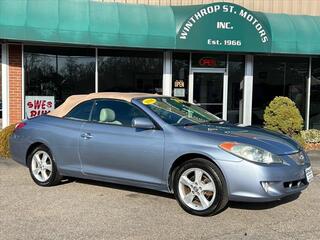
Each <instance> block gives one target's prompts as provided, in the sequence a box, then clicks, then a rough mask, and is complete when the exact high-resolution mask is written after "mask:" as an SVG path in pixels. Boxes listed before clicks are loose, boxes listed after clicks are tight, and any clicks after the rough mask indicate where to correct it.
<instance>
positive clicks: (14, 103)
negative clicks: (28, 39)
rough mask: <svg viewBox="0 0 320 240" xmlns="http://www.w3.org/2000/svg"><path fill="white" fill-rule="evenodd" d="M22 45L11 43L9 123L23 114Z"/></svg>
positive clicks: (15, 121) (17, 120)
mask: <svg viewBox="0 0 320 240" xmlns="http://www.w3.org/2000/svg"><path fill="white" fill-rule="evenodd" d="M21 50H22V49H21V45H17V44H10V45H9V123H10V124H13V123H17V122H19V121H20V120H21V116H22V53H21Z"/></svg>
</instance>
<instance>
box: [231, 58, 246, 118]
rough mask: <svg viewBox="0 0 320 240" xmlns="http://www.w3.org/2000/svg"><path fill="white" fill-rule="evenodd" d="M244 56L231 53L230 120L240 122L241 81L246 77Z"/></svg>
mask: <svg viewBox="0 0 320 240" xmlns="http://www.w3.org/2000/svg"><path fill="white" fill-rule="evenodd" d="M244 65H245V63H244V56H243V55H230V56H229V68H228V76H229V78H228V121H229V122H231V123H239V114H240V113H239V108H240V100H241V98H242V96H241V90H240V83H241V81H243V78H244Z"/></svg>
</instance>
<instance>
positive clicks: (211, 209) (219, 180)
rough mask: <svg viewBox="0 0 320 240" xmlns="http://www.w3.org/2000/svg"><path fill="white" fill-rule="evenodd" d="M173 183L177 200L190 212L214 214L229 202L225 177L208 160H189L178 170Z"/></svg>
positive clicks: (206, 214)
mask: <svg viewBox="0 0 320 240" xmlns="http://www.w3.org/2000/svg"><path fill="white" fill-rule="evenodd" d="M173 184H174V185H173V190H174V194H175V197H176V199H177V201H178V202H179V204H180V206H181V207H182V208H183V209H184V210H185V211H186V212H188V213H190V214H193V215H198V216H210V215H214V214H217V213H218V212H219V211H220V210H222V209H223V208H224V207H225V206H226V204H227V203H228V194H227V188H226V183H225V180H224V177H223V175H222V173H221V171H220V169H219V168H218V167H217V166H216V165H214V164H213V163H211V162H209V161H208V160H205V159H193V160H190V161H187V162H186V163H185V164H183V165H182V166H181V167H180V168H179V169H178V170H177V172H176V174H175V176H174V181H173Z"/></svg>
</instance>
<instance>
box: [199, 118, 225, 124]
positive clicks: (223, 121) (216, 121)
mask: <svg viewBox="0 0 320 240" xmlns="http://www.w3.org/2000/svg"><path fill="white" fill-rule="evenodd" d="M225 122H227V121H225V120H223V119H219V120H211V121H206V122H201V123H199V124H216V123H225Z"/></svg>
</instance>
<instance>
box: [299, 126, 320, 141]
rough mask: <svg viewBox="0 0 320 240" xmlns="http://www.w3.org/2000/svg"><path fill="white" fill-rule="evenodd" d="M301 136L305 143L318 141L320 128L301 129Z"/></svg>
mask: <svg viewBox="0 0 320 240" xmlns="http://www.w3.org/2000/svg"><path fill="white" fill-rule="evenodd" d="M301 137H302V138H303V139H304V141H305V142H306V143H313V144H316V143H320V130H317V129H310V130H305V131H301Z"/></svg>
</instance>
